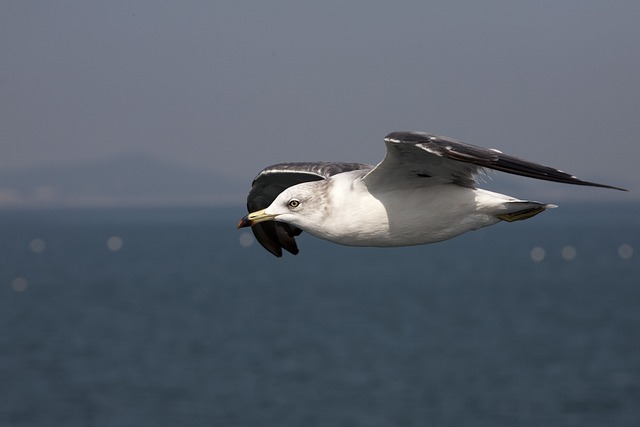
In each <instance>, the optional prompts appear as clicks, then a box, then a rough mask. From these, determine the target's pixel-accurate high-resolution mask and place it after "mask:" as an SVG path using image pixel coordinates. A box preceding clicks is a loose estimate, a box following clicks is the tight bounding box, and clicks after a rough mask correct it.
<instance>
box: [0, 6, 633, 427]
mask: <svg viewBox="0 0 640 427" xmlns="http://www.w3.org/2000/svg"><path fill="white" fill-rule="evenodd" d="M639 18H640V3H638V2H633V1H628V2H627V1H616V2H607V3H603V2H595V1H564V2H551V1H538V2H518V3H505V2H494V1H487V2H475V1H460V2H428V3H427V2H421V1H403V2H377V1H368V2H364V1H353V2H348V3H346V4H345V3H344V2H333V1H328V2H315V3H310V2H307V3H300V2H264V3H262V2H210V1H188V2H179V3H178V2H151V1H126V2H125V1H110V2H102V3H96V2H80V1H59V2H45V3H33V2H22V1H3V2H2V3H1V4H0V55H1V56H0V57H1V58H2V60H1V61H0V326H1V327H2V333H1V334H0V425H2V426H20V427H23V426H45V425H52V426H54V425H88V426H94V425H95V426H130V425H138V426H139V425H145V426H146V425H149V426H152V425H153V426H156V425H176V424H186V423H188V424H189V425H196V426H198V425H203V426H204V425H207V426H210V425H234V426H255V425H286V426H289V425H290V426H300V425H309V426H313V425H318V426H320V425H349V426H357V425H362V426H389V425H403V426H422V425H430V426H449V425H466V426H501V425H504V426H513V425H518V426H539V425H556V426H600V425H616V426H636V425H638V423H639V422H640V409H639V407H638V405H637V402H638V401H639V400H640V362H639V361H640V340H638V337H639V336H640V314H639V313H640V311H639V310H638V307H639V306H640V288H639V287H638V278H639V277H640V263H639V262H638V250H639V249H638V248H640V220H639V219H638V215H637V212H638V208H640V199H639V196H638V192H637V190H636V189H637V188H638V184H640V178H639V177H638V175H637V173H635V171H636V163H637V159H638V158H639V154H640V146H639V145H638V144H637V143H636V141H635V136H636V135H638V134H639V133H640V121H639V120H638V113H639V112H640V77H639V76H640V56H639V55H638V48H637V42H638V40H640V27H639V26H638V25H637V22H638V19H639ZM394 130H423V131H428V132H432V133H436V134H441V135H446V136H450V137H453V138H457V139H460V140H462V141H465V142H468V143H472V144H476V145H481V146H485V147H493V148H497V149H500V150H501V151H503V152H505V153H509V154H513V155H516V156H520V157H524V158H527V159H530V160H533V161H537V162H541V163H544V164H548V165H550V166H555V167H558V168H560V169H563V170H565V171H568V172H571V173H573V174H576V175H577V176H578V177H580V178H583V179H586V180H590V181H596V182H602V183H605V184H611V185H616V186H621V187H625V188H628V189H629V190H630V191H629V192H626V193H623V192H617V191H613V190H603V189H595V188H583V187H574V186H566V185H564V186H563V185H558V184H553V183H546V182H538V181H533V180H527V179H524V178H519V177H512V176H505V175H504V174H499V173H490V174H489V175H488V176H487V177H485V178H484V179H483V181H484V182H483V185H482V186H483V187H486V188H488V189H491V190H494V191H501V192H506V193H508V194H511V195H514V196H517V197H521V198H527V199H534V200H540V201H543V202H549V203H554V204H558V205H560V208H559V209H555V210H553V211H549V212H546V213H545V214H544V215H540V216H538V217H536V218H534V219H532V220H529V221H525V222H522V223H515V224H499V225H497V226H495V227H490V228H489V229H483V230H480V231H477V232H474V233H469V234H467V235H465V236H462V237H460V238H456V239H454V240H451V241H448V242H444V243H440V244H437V245H428V246H421V247H411V248H399V249H375V248H348V247H340V246H337V245H332V244H329V243H326V242H322V241H319V240H317V239H314V238H311V237H309V236H307V235H305V234H303V235H302V236H300V238H299V246H300V248H301V253H300V254H299V255H298V256H297V257H293V256H289V254H285V257H283V258H282V259H276V258H274V257H272V256H271V255H270V254H269V253H267V252H266V251H264V250H263V249H262V248H261V247H260V246H259V245H258V244H257V243H256V242H255V241H254V239H253V237H252V235H251V234H250V232H247V231H245V230H242V231H238V230H236V229H235V225H236V223H237V221H238V219H239V218H240V217H241V216H242V215H244V213H245V208H244V203H245V197H246V193H247V190H248V188H249V186H250V184H251V180H252V179H253V177H254V176H255V175H256V174H257V173H258V172H259V171H260V170H261V169H262V168H263V167H265V166H267V165H270V164H273V163H277V162H283V161H315V160H327V161H333V160H337V161H356V162H364V163H371V164H375V163H377V162H378V161H380V160H381V159H382V158H383V156H384V153H385V148H384V143H383V141H382V139H383V137H384V136H385V135H386V134H387V133H389V132H391V131H394Z"/></svg>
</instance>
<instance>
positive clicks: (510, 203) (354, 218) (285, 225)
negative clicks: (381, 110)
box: [238, 131, 627, 257]
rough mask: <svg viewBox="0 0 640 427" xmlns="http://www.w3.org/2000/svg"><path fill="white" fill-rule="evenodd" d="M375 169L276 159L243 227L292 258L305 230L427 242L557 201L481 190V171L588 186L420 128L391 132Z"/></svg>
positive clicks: (355, 238) (263, 175) (376, 242)
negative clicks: (417, 130) (249, 228)
mask: <svg viewBox="0 0 640 427" xmlns="http://www.w3.org/2000/svg"><path fill="white" fill-rule="evenodd" d="M384 142H385V144H386V146H387V155H386V157H385V158H384V160H382V162H380V163H379V164H378V165H377V166H375V167H374V166H371V165H366V164H361V163H330V162H315V163H280V164H276V165H273V166H269V167H267V168H265V169H263V170H262V171H261V172H260V173H259V174H258V176H256V178H255V179H254V180H253V184H252V186H251V190H250V191H249V195H248V197H247V208H248V210H249V214H248V215H246V216H245V217H244V218H242V219H241V220H240V222H239V223H238V228H242V227H249V226H251V229H252V230H253V233H254V234H255V236H256V239H257V240H258V242H260V244H261V245H262V246H264V248H266V249H267V250H268V251H269V252H271V253H272V254H273V255H275V256H277V257H280V256H282V249H283V248H284V249H285V250H287V251H289V252H291V253H292V254H294V255H295V254H297V253H298V247H297V245H296V241H295V236H298V235H299V234H300V233H301V232H302V231H303V230H304V231H306V232H308V233H310V234H312V235H314V236H316V237H319V238H321V239H325V240H329V241H331V242H334V243H339V244H343V245H350V246H410V245H422V244H426V243H434V242H439V241H443V240H447V239H451V238H452V237H455V236H458V235H460V234H462V233H465V232H467V231H471V230H477V229H479V228H482V227H486V226H488V225H493V224H496V223H498V222H500V221H507V222H512V221H520V220H524V219H528V218H531V217H533V216H534V215H537V214H539V213H540V212H542V211H544V210H545V209H548V208H554V207H556V206H555V205H551V204H546V203H539V202H534V201H528V200H520V199H516V198H514V197H511V196H506V195H504V194H498V193H494V192H491V191H487V190H483V189H480V188H478V187H477V186H476V177H477V176H478V174H479V173H481V172H482V171H483V169H484V168H488V169H495V170H498V171H502V172H507V173H511V174H514V175H522V176H526V177H530V178H536V179H542V180H546V181H555V182H560V183H564V184H574V185H585V186H591V187H602V188H612V189H615V190H622V191H627V190H625V189H623V188H619V187H613V186H610V185H604V184H597V183H595V182H588V181H581V180H579V179H578V178H576V177H575V176H573V175H570V174H568V173H565V172H563V171H560V170H558V169H554V168H550V167H548V166H544V165H541V164H537V163H533V162H529V161H527V160H522V159H519V158H517V157H513V156H508V155H506V154H502V152H500V151H498V150H495V149H486V148H482V147H478V146H475V145H470V144H465V143H463V142H460V141H456V140H455V139H451V138H447V137H443V136H437V135H432V134H428V133H424V132H408V131H403V132H392V133H390V134H389V135H387V136H386V137H385V139H384Z"/></svg>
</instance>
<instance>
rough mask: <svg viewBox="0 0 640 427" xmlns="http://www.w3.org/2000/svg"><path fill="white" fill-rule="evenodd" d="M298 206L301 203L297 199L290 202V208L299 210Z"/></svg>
mask: <svg viewBox="0 0 640 427" xmlns="http://www.w3.org/2000/svg"><path fill="white" fill-rule="evenodd" d="M298 206H300V201H299V200H296V199H291V200H289V207H290V208H297V207H298Z"/></svg>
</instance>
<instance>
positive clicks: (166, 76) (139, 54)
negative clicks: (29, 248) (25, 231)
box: [0, 1, 640, 207]
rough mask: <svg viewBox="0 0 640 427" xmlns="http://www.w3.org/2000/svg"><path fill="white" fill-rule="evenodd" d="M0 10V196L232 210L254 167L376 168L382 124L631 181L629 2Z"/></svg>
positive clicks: (80, 5)
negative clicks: (313, 163)
mask: <svg viewBox="0 0 640 427" xmlns="http://www.w3.org/2000/svg"><path fill="white" fill-rule="evenodd" d="M0 12H1V17H0V24H1V29H0V32H1V35H2V37H0V52H2V64H0V77H1V79H0V94H1V99H2V100H1V102H0V144H1V145H0V149H1V152H2V156H0V207H22V206H29V207H31V206H38V207H39V206H112V205H142V204H144V205H149V204H151V205H158V204H161V205H164V204H173V205H176V204H191V205H193V204H209V205H212V204H229V203H236V204H241V203H242V202H243V198H244V194H243V193H244V191H246V189H247V187H248V185H249V183H250V181H251V179H252V178H253V177H254V176H255V175H256V174H257V173H258V171H260V170H261V169H262V168H263V167H264V166H266V165H269V164H273V163H277V162H282V161H304V160H347V161H358V162H363V163H373V164H375V163H377V162H378V161H380V160H381V159H382V157H383V156H384V152H385V150H384V145H383V142H382V138H383V137H384V136H385V135H386V134H387V133H389V132H391V131H394V130H422V131H429V132H432V133H435V134H440V135H446V136H450V137H453V138H457V139H460V140H463V141H466V142H469V143H473V144H476V145H481V146H486V147H494V148H498V149H500V150H502V151H504V152H508V153H513V154H514V155H518V156H522V157H525V158H529V159H532V160H536V161H539V162H542V163H547V164H550V165H551V166H556V167H559V168H561V169H563V170H567V171H571V172H572V173H574V174H576V175H578V176H580V177H584V178H585V179H587V178H588V179H591V180H602V181H605V182H610V183H612V184H615V185H620V186H623V187H629V188H637V187H638V184H639V181H638V180H639V179H640V178H638V177H637V174H635V173H633V171H634V169H635V163H636V159H637V158H638V155H639V154H640V153H639V150H640V147H639V146H638V144H637V143H636V141H635V135H638V134H639V133H640V122H639V121H638V120H637V116H638V111H640V77H639V76H640V56H638V55H637V41H638V40H639V39H640V29H639V28H638V26H637V25H636V21H637V18H638V16H639V15H640V6H639V5H638V4H637V3H636V2H632V1H629V2H625V1H619V2H615V3H611V4H609V3H607V4H604V3H601V2H596V1H589V2H583V1H565V2H560V3H558V2H552V1H541V2H524V3H517V4H516V3H503V2H492V1H490V2H473V1H461V2H455V3H451V2H428V3H425V2H421V1H407V2H399V3H398V2H393V3H391V2H360V1H355V2H349V3H347V4H344V2H332V1H329V2H322V3H311V2H306V3H302V4H301V3H299V2H268V3H261V2H259V3H256V2H240V3H238V2H233V3H229V2H208V1H203V2H199V1H194V2H186V3H184V2H181V3H176V2H151V1H111V2H106V3H94V2H91V3H87V2H80V1H63V2H55V3H45V4H34V3H30V2H19V1H6V2H2V5H0ZM515 182H520V181H515ZM525 185H526V184H525ZM534 188H540V190H537V191H535V193H538V192H540V193H542V194H545V193H544V192H545V191H551V192H557V193H558V194H562V196H563V197H564V196H565V195H571V196H572V197H580V198H588V199H593V198H594V197H596V198H600V197H604V196H605V195H606V196H607V197H622V199H623V200H629V198H630V197H631V198H635V199H637V197H638V196H637V192H632V193H631V194H625V195H619V194H613V193H606V192H592V191H583V190H582V189H576V188H565V187H558V186H553V185H552V186H546V184H541V183H535V185H534ZM533 196H536V197H539V196H538V194H533V195H532V196H531V197H533ZM622 199H621V200H622Z"/></svg>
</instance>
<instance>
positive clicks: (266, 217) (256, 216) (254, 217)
mask: <svg viewBox="0 0 640 427" xmlns="http://www.w3.org/2000/svg"><path fill="white" fill-rule="evenodd" d="M265 210H266V209H262V210H259V211H255V212H251V213H250V214H249V215H247V216H245V217H244V218H242V219H241V220H240V222H239V223H238V228H242V227H250V226H253V225H255V224H258V223H259V222H264V221H273V219H274V218H275V217H276V216H275V215H271V214H268V213H265Z"/></svg>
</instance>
